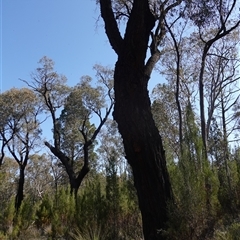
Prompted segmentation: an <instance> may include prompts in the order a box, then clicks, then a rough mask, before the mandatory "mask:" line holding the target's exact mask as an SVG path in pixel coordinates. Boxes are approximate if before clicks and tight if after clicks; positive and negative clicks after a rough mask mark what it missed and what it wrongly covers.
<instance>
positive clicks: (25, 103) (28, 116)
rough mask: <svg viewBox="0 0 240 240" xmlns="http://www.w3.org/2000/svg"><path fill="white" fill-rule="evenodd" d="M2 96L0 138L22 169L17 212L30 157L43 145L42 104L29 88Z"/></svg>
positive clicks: (12, 90) (16, 204)
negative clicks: (41, 142) (40, 120)
mask: <svg viewBox="0 0 240 240" xmlns="http://www.w3.org/2000/svg"><path fill="white" fill-rule="evenodd" d="M0 97H1V98H0V101H1V103H0V112H1V113H0V114H1V125H0V135H1V138H2V139H3V142H4V146H5V149H4V150H7V153H8V154H10V155H11V156H12V157H13V158H14V160H15V161H16V162H17V163H18V167H19V180H18V190H17V194H16V200H15V207H16V210H17V211H18V210H19V208H20V206H21V203H22V200H23V196H24V195H23V193H24V181H25V168H26V166H27V164H28V162H29V158H30V154H31V153H33V151H35V150H36V148H37V147H38V145H39V143H40V142H39V141H40V134H41V129H40V122H39V115H40V113H41V105H40V102H39V98H38V97H37V96H36V94H35V93H34V92H33V91H32V90H30V89H27V88H22V89H15V88H13V89H10V90H9V91H6V92H4V93H2V94H1V96H0Z"/></svg>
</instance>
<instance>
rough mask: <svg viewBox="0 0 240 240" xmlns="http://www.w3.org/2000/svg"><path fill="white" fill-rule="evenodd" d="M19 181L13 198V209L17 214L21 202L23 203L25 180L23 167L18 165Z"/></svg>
mask: <svg viewBox="0 0 240 240" xmlns="http://www.w3.org/2000/svg"><path fill="white" fill-rule="evenodd" d="M19 171H20V173H19V180H18V189H17V195H16V198H15V209H16V212H18V210H19V208H20V206H21V204H22V201H23V188H24V178H25V173H24V171H25V166H23V165H19Z"/></svg>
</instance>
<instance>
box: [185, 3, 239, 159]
mask: <svg viewBox="0 0 240 240" xmlns="http://www.w3.org/2000/svg"><path fill="white" fill-rule="evenodd" d="M186 3H187V11H186V15H185V16H187V17H189V18H190V19H191V20H192V21H193V23H194V24H195V25H196V26H197V28H198V38H199V39H200V40H201V41H202V53H201V67H200V72H199V78H198V79H199V80H198V81H199V100H200V101H199V107H200V118H201V134H202V141H203V147H204V156H205V158H206V159H207V129H206V119H205V104H204V75H205V69H206V61H207V58H208V55H209V52H210V50H211V48H212V47H213V45H214V43H216V42H217V41H219V40H220V39H222V38H224V37H225V36H227V35H228V34H230V33H231V32H232V31H234V30H235V29H237V27H238V26H239V25H240V20H239V16H238V13H237V11H238V8H239V5H238V1H237V0H227V1H214V0H212V1H208V2H206V1H186ZM206 27H208V28H211V31H210V32H209V33H208V34H205V32H206Z"/></svg>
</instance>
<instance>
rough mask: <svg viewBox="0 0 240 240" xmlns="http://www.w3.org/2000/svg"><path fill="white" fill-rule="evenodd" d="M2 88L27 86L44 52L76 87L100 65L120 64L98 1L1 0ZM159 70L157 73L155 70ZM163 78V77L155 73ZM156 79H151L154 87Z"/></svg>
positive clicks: (71, 84)
mask: <svg viewBox="0 0 240 240" xmlns="http://www.w3.org/2000/svg"><path fill="white" fill-rule="evenodd" d="M0 1H1V5H0V7H1V14H0V15H1V38H0V40H1V49H0V51H1V52H0V55H1V62H0V72H1V75H0V83H1V87H0V88H1V92H4V91H6V90H8V89H10V88H12V87H16V88H21V87H24V86H26V85H25V84H24V83H23V82H21V81H19V78H20V79H25V80H30V73H31V72H32V71H34V70H35V69H36V68H37V66H38V65H37V62H38V61H39V60H40V58H42V57H43V56H47V57H49V58H51V59H53V60H54V62H55V69H56V71H57V72H58V73H61V74H64V75H65V76H66V77H67V78H68V85H70V86H74V85H75V84H76V83H78V82H79V79H80V77H81V76H83V75H90V76H92V77H94V72H93V70H92V67H93V65H94V64H96V63H97V64H102V65H103V66H110V67H114V64H115V62H116V59H117V56H116V54H115V52H114V51H113V50H112V48H111V46H110V44H109V42H108V39H107V37H106V34H105V31H104V28H103V21H102V19H101V17H100V12H99V6H97V5H96V0H70V1H67V0H0ZM154 75H155V74H154ZM155 78H157V79H159V76H156V75H155ZM155 83H156V81H151V87H150V88H152V87H153V86H154V85H155Z"/></svg>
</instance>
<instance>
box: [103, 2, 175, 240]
mask: <svg viewBox="0 0 240 240" xmlns="http://www.w3.org/2000/svg"><path fill="white" fill-rule="evenodd" d="M100 4H101V14H102V17H103V19H104V21H105V28H106V33H107V35H108V38H109V39H110V43H111V45H112V47H113V49H114V50H115V52H116V53H117V54H118V60H117V63H116V66H115V73H114V90H115V106H114V113H113V116H114V119H115V120H116V121H117V123H118V128H119V132H120V134H121V135H122V138H123V144H124V148H125V153H126V159H127V161H128V163H129V164H130V165H131V167H132V171H133V176H134V184H135V187H136V190H137V195H138V200H139V207H140V210H141V214H142V222H143V233H144V238H145V240H150V239H151V240H154V239H165V238H164V237H163V236H162V235H161V231H162V230H163V229H164V227H165V223H166V221H167V202H168V200H171V199H172V192H171V185H170V181H169V176H168V172H167V168H166V160H165V153H164V149H163V146H162V140H161V137H160V135H159V132H158V129H157V128H156V126H155V123H154V120H153V116H152V113H151V103H150V99H149V95H148V90H147V83H148V80H149V78H150V73H151V70H152V68H153V66H154V65H155V61H154V58H156V55H158V53H156V54H155V55H154V54H153V55H152V56H151V57H152V58H150V61H148V62H147V64H146V66H145V58H146V52H147V48H148V40H149V36H150V33H151V30H152V28H153V27H154V24H155V18H154V17H153V16H152V14H151V12H150V10H149V6H148V1H147V0H141V1H140V0H139V1H134V3H133V8H132V11H131V15H130V17H129V20H128V23H127V27H126V32H125V36H124V39H122V38H121V36H120V35H116V34H115V33H116V32H117V31H118V29H117V25H115V24H113V23H112V22H110V21H113V12H112V9H111V1H110V0H101V1H100ZM156 59H157V58H156ZM157 60H158V59H157ZM157 60H156V61H157Z"/></svg>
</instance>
